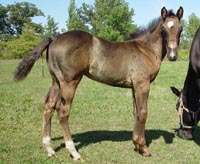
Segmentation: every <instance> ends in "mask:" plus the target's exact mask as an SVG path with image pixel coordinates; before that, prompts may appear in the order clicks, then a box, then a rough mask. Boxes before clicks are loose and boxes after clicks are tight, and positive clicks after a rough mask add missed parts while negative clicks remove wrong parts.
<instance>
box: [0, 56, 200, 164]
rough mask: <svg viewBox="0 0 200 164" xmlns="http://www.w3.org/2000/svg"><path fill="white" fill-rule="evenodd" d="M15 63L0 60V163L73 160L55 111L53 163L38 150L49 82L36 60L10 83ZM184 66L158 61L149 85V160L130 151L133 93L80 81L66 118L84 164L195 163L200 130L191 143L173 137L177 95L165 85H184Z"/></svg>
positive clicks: (37, 163) (147, 137)
mask: <svg viewBox="0 0 200 164" xmlns="http://www.w3.org/2000/svg"><path fill="white" fill-rule="evenodd" d="M18 62H19V61H18V60H16V61H13V60H10V61H9V60H0V163H1V164H10V163H12V164H19V163H23V164H26V163H27V164H30V163H34V164H40V163H44V164H50V163H67V164H69V163H79V162H74V161H73V160H72V159H71V158H70V157H69V154H68V152H67V151H66V149H65V148H64V140H63V138H62V133H61V128H60V125H59V123H58V120H57V115H56V113H55V115H54V117H53V120H52V121H53V125H52V138H53V141H52V144H53V147H54V149H55V150H56V153H57V156H58V158H57V159H49V158H47V152H46V150H45V149H44V148H43V146H42V142H41V141H42V133H41V131H42V107H41V102H42V99H43V97H44V96H45V95H46V93H47V91H48V88H49V86H50V84H51V80H50V77H49V74H48V70H47V68H46V67H45V77H44V78H42V71H41V70H42V66H41V61H38V62H37V63H36V65H35V66H34V68H33V69H32V71H31V73H30V75H29V76H28V77H27V79H25V80H24V81H22V82H19V83H15V82H14V81H13V72H14V71H15V68H16V66H17V65H18ZM187 67H188V63H187V62H185V61H178V62H167V61H164V62H163V63H162V67H161V70H160V72H159V74H158V77H157V78H156V80H155V81H154V82H153V83H152V84H151V91H150V96H149V101H148V106H149V108H148V120H147V123H146V140H147V145H148V147H149V149H150V151H151V153H152V155H153V156H152V157H150V158H145V157H142V156H141V155H139V154H138V153H136V152H134V150H133V145H132V141H131V138H132V128H133V121H134V119H133V114H132V111H133V109H132V106H133V105H132V94H131V90H129V89H122V88H114V87H110V86H106V85H103V84H100V83H97V82H94V81H92V80H89V79H87V78H83V80H82V81H81V83H80V85H79V87H78V89H77V92H76V96H75V99H74V103H73V106H72V111H71V116H70V127H71V132H72V135H73V139H74V141H75V144H76V147H77V148H78V151H79V152H80V153H81V154H82V157H83V159H84V161H85V162H83V163H86V164H178V163H181V164H191V163H192V164H197V163H200V156H199V153H200V147H199V145H200V128H199V127H197V129H196V131H195V138H194V141H185V140H183V139H180V138H178V137H177V136H176V135H175V133H174V129H176V128H178V127H179V124H178V123H179V118H178V115H177V113H176V111H175V104H176V97H175V96H174V95H173V94H172V93H171V90H170V86H176V87H178V88H179V89H180V88H181V87H182V86H183V82H184V79H185V75H186V71H187Z"/></svg>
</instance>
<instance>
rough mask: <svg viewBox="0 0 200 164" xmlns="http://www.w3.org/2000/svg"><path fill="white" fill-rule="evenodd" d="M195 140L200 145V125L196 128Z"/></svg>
mask: <svg viewBox="0 0 200 164" xmlns="http://www.w3.org/2000/svg"><path fill="white" fill-rule="evenodd" d="M193 137H194V142H195V143H196V144H197V145H199V146H200V127H199V126H197V127H196V128H195V130H194V135H193Z"/></svg>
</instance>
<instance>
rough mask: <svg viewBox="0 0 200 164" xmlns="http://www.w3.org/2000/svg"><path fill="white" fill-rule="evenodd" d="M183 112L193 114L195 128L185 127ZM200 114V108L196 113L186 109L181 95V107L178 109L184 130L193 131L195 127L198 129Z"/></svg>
mask: <svg viewBox="0 0 200 164" xmlns="http://www.w3.org/2000/svg"><path fill="white" fill-rule="evenodd" d="M183 111H186V112H187V113H191V114H192V118H193V119H194V120H195V124H194V125H193V126H188V125H184V123H183ZM199 112H200V108H199V109H198V110H197V111H196V112H193V111H190V110H189V109H188V108H186V107H185V106H184V104H183V99H182V95H181V98H180V105H179V108H178V114H179V116H180V124H181V126H182V127H183V128H186V129H193V128H194V127H196V125H197V122H198V121H197V115H198V113H199Z"/></svg>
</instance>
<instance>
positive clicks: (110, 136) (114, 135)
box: [52, 130, 175, 152]
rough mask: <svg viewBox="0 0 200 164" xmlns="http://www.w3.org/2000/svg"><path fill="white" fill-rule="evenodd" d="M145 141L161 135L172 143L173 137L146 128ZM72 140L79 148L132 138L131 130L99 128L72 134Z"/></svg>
mask: <svg viewBox="0 0 200 164" xmlns="http://www.w3.org/2000/svg"><path fill="white" fill-rule="evenodd" d="M145 134H146V143H147V146H149V145H150V144H151V143H152V141H153V140H156V139H159V138H160V137H163V138H164V140H165V143H167V144H171V143H173V138H174V137H175V135H174V133H171V132H167V131H163V130H146V131H145ZM72 138H73V140H74V142H75V143H76V142H78V143H79V144H78V145H77V146H76V148H77V149H78V150H79V149H81V148H82V147H84V146H88V145H90V144H94V143H100V142H103V141H112V142H122V141H131V140H132V131H107V130H99V131H88V132H84V133H78V134H75V135H72ZM60 139H63V137H58V138H53V139H52V140H53V141H55V140H60ZM64 147H65V144H64V143H62V144H61V145H60V146H58V147H57V148H56V149H55V151H56V152H57V151H59V150H60V149H62V148H64Z"/></svg>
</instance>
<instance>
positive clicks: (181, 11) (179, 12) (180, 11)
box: [176, 6, 183, 20]
mask: <svg viewBox="0 0 200 164" xmlns="http://www.w3.org/2000/svg"><path fill="white" fill-rule="evenodd" d="M176 16H177V17H178V18H179V20H180V19H181V18H182V17H183V8H182V7H181V6H180V8H179V9H178V11H177V13H176Z"/></svg>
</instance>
